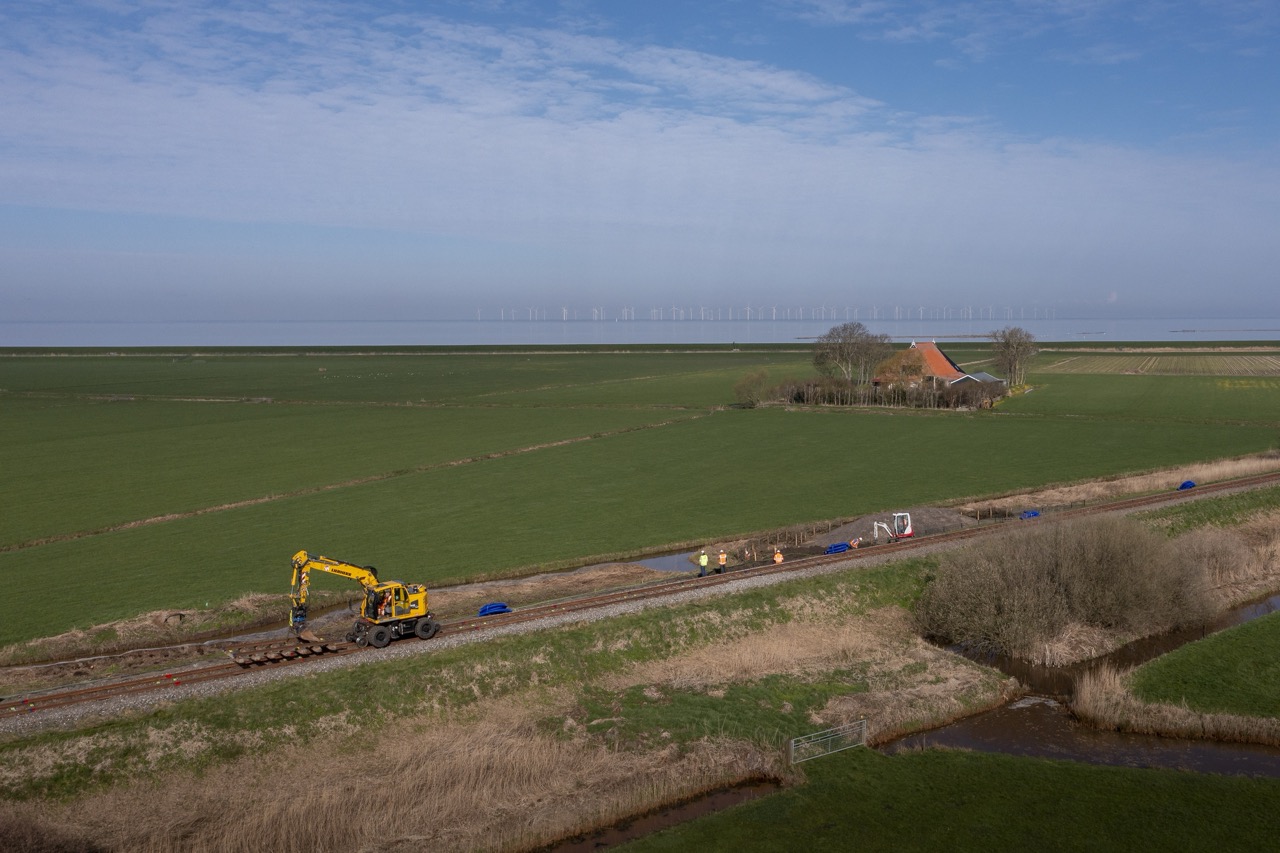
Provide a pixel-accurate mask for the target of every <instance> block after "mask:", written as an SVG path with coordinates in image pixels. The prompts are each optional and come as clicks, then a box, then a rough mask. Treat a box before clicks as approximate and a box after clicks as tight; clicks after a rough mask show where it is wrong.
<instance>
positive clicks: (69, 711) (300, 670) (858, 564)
mask: <svg viewBox="0 0 1280 853" xmlns="http://www.w3.org/2000/svg"><path fill="white" fill-rule="evenodd" d="M946 547H956V546H955V545H954V544H953V545H949V546H948V545H944V544H943V543H939V544H938V545H934V546H928V545H926V546H923V547H921V548H916V549H913V551H912V555H916V554H922V553H929V552H931V551H936V550H939V549H942V548H946ZM897 559H902V555H901V554H884V555H882V556H881V555H876V556H862V557H860V558H859V559H857V560H848V561H843V562H839V563H827V564H824V565H820V566H810V567H805V568H799V569H796V570H795V571H794V572H787V573H785V574H767V575H760V576H757V577H744V578H740V579H734V580H733V582H731V583H725V584H719V585H716V586H711V587H704V588H702V589H693V590H689V591H688V592H677V593H672V594H670V595H664V596H661V597H659V598H655V599H648V600H641V601H628V602H623V603H619V604H609V605H604V606H601V607H597V608H593V609H591V610H583V611H578V612H575V613H564V614H557V615H554V616H548V617H546V618H544V619H537V620H534V621H532V622H522V623H519V624H516V625H509V626H495V627H493V628H483V629H480V630H477V631H469V632H466V633H462V634H454V635H446V634H442V635H440V636H438V637H436V638H434V639H432V640H429V641H426V642H423V641H418V642H413V641H412V640H408V641H404V642H393V643H392V644H391V645H389V646H387V647H386V648H385V649H381V650H371V651H368V652H361V653H359V654H352V655H342V656H340V657H329V658H325V657H320V658H317V659H316V660H314V661H307V662H305V663H296V664H283V665H268V666H267V667H265V668H263V669H260V670H251V671H249V672H247V673H246V674H244V675H238V676H233V677H230V678H226V679H220V680H217V681H210V682H206V683H203V684H190V685H187V684H183V685H177V686H175V687H172V688H170V689H167V690H155V691H150V692H146V693H139V694H137V695H133V696H118V697H112V698H108V699H102V700H100V701H96V702H86V703H84V704H82V705H72V706H70V707H67V708H52V709H50V710H48V711H32V712H28V713H25V714H21V715H16V714H15V715H13V716H10V717H6V718H3V719H0V735H23V734H31V733H35V732H40V731H46V730H50V729H70V728H74V727H77V726H81V725H85V724H92V723H95V722H100V721H107V720H111V719H116V718H120V717H126V716H131V715H134V714H143V713H146V712H148V711H151V710H153V709H155V708H158V707H162V706H165V705H169V704H172V703H173V702H177V701H183V700H187V699H197V698H208V697H212V696H219V695H222V694H226V693H230V692H232V691H235V690H244V689H246V688H252V687H256V686H258V685H260V684H267V683H270V682H273V681H279V680H281V679H284V678H296V677H299V676H305V675H315V674H318V673H322V672H330V671H332V670H335V669H340V668H346V667H352V666H364V665H367V664H374V663H378V662H380V661H386V660H393V659H398V658H404V657H410V656H414V655H427V654H432V653H433V652H435V651H437V650H442V649H451V648H454V647H455V646H461V645H465V644H469V643H479V642H485V641H487V640H490V639H492V638H494V637H501V636H506V635H510V634H524V633H528V632H530V631H541V630H545V629H547V628H554V627H557V626H560V625H568V624H575V623H583V622H595V621H598V620H601V619H610V618H613V617H615V616H621V615H623V614H629V613H639V612H642V611H645V610H650V609H654V608H660V607H669V606H671V605H676V604H683V603H685V602H689V601H698V600H701V599H705V598H710V597H713V596H720V595H727V594H733V593H735V592H740V591H743V590H748V589H756V588H759V587H768V586H774V585H776V584H779V583H785V582H787V581H790V580H794V579H797V578H806V577H813V576H816V575H823V574H831V573H833V572H840V571H846V570H848V569H850V568H863V567H868V566H874V565H879V564H882V563H886V562H889V561H891V560H897ZM732 574H733V573H732V572H730V573H729V576H730V577H732Z"/></svg>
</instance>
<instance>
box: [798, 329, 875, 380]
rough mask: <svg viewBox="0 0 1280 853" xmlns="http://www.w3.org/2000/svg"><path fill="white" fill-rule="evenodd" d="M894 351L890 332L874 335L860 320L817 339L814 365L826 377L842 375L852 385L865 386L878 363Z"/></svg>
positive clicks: (871, 377) (872, 376) (872, 375)
mask: <svg viewBox="0 0 1280 853" xmlns="http://www.w3.org/2000/svg"><path fill="white" fill-rule="evenodd" d="M892 352H893V346H892V344H890V343H889V336H888V335H873V334H872V333H871V331H870V330H869V329H868V328H867V327H866V326H864V325H862V324H861V323H842V324H841V325H839V326H836V327H834V328H832V329H831V330H830V331H828V332H827V333H826V334H824V335H823V336H822V337H820V338H818V343H817V347H816V349H815V350H814V354H813V366H814V367H816V368H817V369H818V372H819V373H822V374H824V375H827V376H837V375H838V376H840V377H842V378H844V380H845V381H846V382H848V383H849V384H850V385H852V386H857V387H860V388H866V387H867V386H869V385H870V384H871V380H872V379H873V378H874V375H875V369H876V366H877V365H879V364H880V362H882V361H884V360H885V359H886V358H888V357H889V355H890V354H891V353H892Z"/></svg>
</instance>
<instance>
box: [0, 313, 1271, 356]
mask: <svg viewBox="0 0 1280 853" xmlns="http://www.w3.org/2000/svg"><path fill="white" fill-rule="evenodd" d="M842 322H845V321H844V320H843V319H833V320H570V321H561V320H435V321H423V322H386V323H354V322H348V323H0V348H6V349H7V348H13V347H56V348H68V347H120V348H126V347H245V346H248V347H277V346H279V347H325V346H370V347H375V346H376V347H392V346H519V345H529V346H538V345H552V346H556V345H569V346H574V345H610V344H669V345H678V344H786V343H802V342H806V341H811V340H813V339H814V338H816V337H818V336H819V335H821V334H823V333H824V332H826V331H827V330H829V329H830V328H831V327H832V326H835V325H838V324H839V323H842ZM861 322H862V323H863V324H864V325H865V326H867V328H868V329H870V330H871V331H872V332H875V333H876V334H886V335H889V336H890V337H891V338H892V339H894V340H895V341H907V340H933V341H952V342H955V341H963V340H975V339H983V338H986V336H987V335H988V333H990V332H991V331H993V330H995V329H1000V328H1003V327H1005V326H1020V327H1022V328H1024V329H1026V330H1027V331H1029V332H1031V333H1032V334H1033V335H1035V337H1036V340H1038V341H1040V342H1042V343H1043V342H1049V341H1097V342H1108V341H1115V342H1122V341H1276V342H1280V318H1276V319H1270V318H1268V319H1259V318H1256V317H1254V318H1247V319H1225V320H1224V319H1213V320H1203V319H1173V320H1170V319H1158V320H1156V319H1124V320H1073V319H1059V318H1054V319H1033V320H1027V319H1015V320H972V319H965V320H930V319H925V320H862V321H861Z"/></svg>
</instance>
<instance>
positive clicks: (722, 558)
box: [716, 548, 729, 575]
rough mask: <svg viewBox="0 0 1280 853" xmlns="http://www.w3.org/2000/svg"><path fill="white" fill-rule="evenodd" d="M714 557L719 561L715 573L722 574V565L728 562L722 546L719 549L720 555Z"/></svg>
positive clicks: (727, 556)
mask: <svg viewBox="0 0 1280 853" xmlns="http://www.w3.org/2000/svg"><path fill="white" fill-rule="evenodd" d="M716 559H718V560H719V561H720V565H719V567H717V568H716V573H717V574H721V575H722V574H724V567H725V566H726V565H727V564H728V563H729V555H727V554H726V553H725V552H724V549H723V548H721V549H720V556H719V557H717V558H716Z"/></svg>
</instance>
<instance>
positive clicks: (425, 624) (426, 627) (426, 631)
mask: <svg viewBox="0 0 1280 853" xmlns="http://www.w3.org/2000/svg"><path fill="white" fill-rule="evenodd" d="M439 631H440V623H439V622H437V621H436V620H434V619H432V618H430V617H428V616H423V617H422V618H421V619H419V620H418V622H417V624H415V625H414V626H413V633H415V634H417V635H418V638H419V639H422V640H430V639H431V638H432V637H434V636H435V635H436V634H437V633H439Z"/></svg>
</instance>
